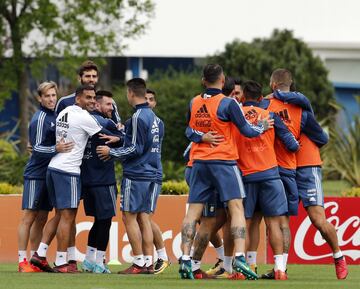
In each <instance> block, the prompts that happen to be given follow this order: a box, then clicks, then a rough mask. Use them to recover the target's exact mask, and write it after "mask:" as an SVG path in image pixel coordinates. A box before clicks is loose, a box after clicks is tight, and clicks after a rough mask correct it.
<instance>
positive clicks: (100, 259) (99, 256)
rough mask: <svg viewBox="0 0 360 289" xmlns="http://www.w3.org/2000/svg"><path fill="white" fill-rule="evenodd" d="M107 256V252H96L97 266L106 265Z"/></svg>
mask: <svg viewBox="0 0 360 289" xmlns="http://www.w3.org/2000/svg"><path fill="white" fill-rule="evenodd" d="M105 254H106V252H105V251H100V250H97V251H96V264H97V265H102V264H104V257H105Z"/></svg>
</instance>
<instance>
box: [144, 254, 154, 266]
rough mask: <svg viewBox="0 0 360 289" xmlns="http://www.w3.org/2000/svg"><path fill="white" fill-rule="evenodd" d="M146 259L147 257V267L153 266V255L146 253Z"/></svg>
mask: <svg viewBox="0 0 360 289" xmlns="http://www.w3.org/2000/svg"><path fill="white" fill-rule="evenodd" d="M144 259H145V266H146V267H149V266H151V265H152V264H153V256H151V255H145V256H144Z"/></svg>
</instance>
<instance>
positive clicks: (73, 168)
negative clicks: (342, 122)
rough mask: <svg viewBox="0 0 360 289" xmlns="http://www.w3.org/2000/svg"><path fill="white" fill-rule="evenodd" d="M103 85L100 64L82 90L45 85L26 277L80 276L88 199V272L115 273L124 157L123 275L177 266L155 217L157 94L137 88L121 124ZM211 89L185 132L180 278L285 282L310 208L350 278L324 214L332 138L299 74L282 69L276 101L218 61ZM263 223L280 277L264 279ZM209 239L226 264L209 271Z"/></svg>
mask: <svg viewBox="0 0 360 289" xmlns="http://www.w3.org/2000/svg"><path fill="white" fill-rule="evenodd" d="M98 78H99V72H98V67H97V66H96V64H95V63H94V62H92V61H86V62H84V63H83V64H82V65H81V66H80V68H79V70H78V80H79V82H80V86H79V87H78V88H77V89H76V91H75V93H73V94H71V95H68V96H65V97H62V98H60V100H59V101H57V97H58V88H57V85H56V83H54V82H52V81H49V82H43V83H41V84H40V85H39V88H38V99H39V102H40V108H39V110H38V111H37V112H36V113H35V114H34V116H33V117H32V119H31V122H30V125H29V145H28V149H29V152H30V153H31V156H30V159H29V161H28V164H27V165H26V168H25V172H24V191H23V200H22V209H23V217H22V219H21V222H20V224H19V228H18V240H19V251H18V256H19V269H18V270H19V272H42V271H45V272H58V273H76V272H79V270H78V266H77V256H76V247H75V239H76V238H75V237H76V222H75V219H76V215H77V209H78V207H79V203H80V200H81V199H83V204H84V209H85V213H86V215H88V216H92V217H94V222H93V225H92V227H91V229H90V231H89V235H88V242H87V248H86V254H85V259H84V261H83V262H82V264H81V269H82V271H84V272H93V273H111V272H110V270H109V268H108V266H107V265H106V262H105V254H106V249H107V246H108V242H109V232H110V227H111V222H112V218H113V217H114V216H115V215H116V199H117V193H118V192H117V190H118V189H117V185H116V177H115V166H114V162H115V161H116V160H118V161H120V162H121V164H122V170H123V175H122V179H121V211H122V220H123V223H124V226H125V229H126V233H127V236H128V239H129V242H130V245H131V249H132V254H133V257H134V258H133V263H132V264H131V266H130V267H128V268H127V269H125V270H122V271H120V272H119V273H121V274H159V273H161V272H163V271H164V270H165V269H166V268H167V267H168V266H169V265H170V262H169V258H168V256H167V253H166V249H165V245H164V241H163V239H162V233H161V230H160V228H159V226H158V225H157V224H156V223H155V222H154V221H153V220H152V215H153V213H154V212H155V208H156V203H157V198H158V196H159V194H160V192H161V183H162V166H161V145H162V140H163V137H164V124H163V122H162V121H161V119H160V118H158V117H157V116H156V115H155V113H154V111H153V108H154V107H155V105H156V100H155V95H156V94H155V92H154V91H152V90H150V89H147V87H146V82H145V81H144V80H143V79H141V78H133V79H131V80H129V81H128V82H127V84H126V85H127V99H128V102H129V105H131V106H132V107H133V108H134V114H133V115H132V117H131V118H130V119H129V120H127V121H126V122H125V124H124V125H123V124H122V123H121V119H120V116H119V114H118V110H117V106H116V103H115V101H114V100H113V95H112V93H111V92H110V91H107V90H97V89H96V84H97V82H98ZM202 84H203V86H204V87H205V90H204V92H203V93H201V94H200V95H198V96H196V97H194V98H193V99H192V100H191V102H190V105H189V112H188V119H187V121H188V127H187V128H186V132H185V134H186V136H187V138H188V139H189V140H190V144H189V146H188V148H187V149H186V151H185V153H184V156H185V157H186V158H187V160H188V163H187V167H186V171H185V179H186V181H187V183H188V185H189V187H190V193H189V198H188V204H189V206H188V210H187V213H186V216H185V218H184V220H183V224H182V229H181V240H182V243H181V249H182V252H183V254H182V256H181V258H180V259H179V263H180V267H179V273H180V277H181V278H183V279H215V278H219V279H235V280H244V279H251V280H256V279H258V278H259V277H262V278H266V279H275V280H286V279H287V278H288V275H287V259H288V253H289V247H290V243H291V233H290V229H289V220H290V218H289V217H290V216H296V215H297V213H298V206H299V202H300V201H301V202H302V204H303V206H304V208H305V210H306V212H307V214H308V216H309V218H310V220H311V222H312V223H313V225H314V226H315V227H316V228H317V229H318V230H319V231H320V233H321V235H322V236H323V238H324V239H325V240H326V241H327V243H328V244H329V246H330V248H331V250H332V252H333V257H334V262H335V269H336V275H337V278H338V279H345V278H346V276H347V274H348V271H347V265H346V261H345V258H344V256H343V255H342V253H341V250H340V248H339V245H338V239H337V235H336V231H335V229H334V227H333V226H332V225H331V224H330V223H329V222H328V221H327V220H326V217H325V212H324V207H323V205H324V196H323V191H322V187H321V165H322V161H321V158H320V150H319V148H320V147H322V146H323V145H325V144H326V143H327V142H328V136H327V134H326V133H325V132H324V130H323V129H322V128H321V126H320V125H319V123H318V122H317V121H316V119H315V116H314V112H313V110H312V107H311V104H310V101H309V100H308V99H307V98H306V96H304V95H303V94H301V93H299V92H296V91H295V90H294V84H293V79H292V75H291V72H290V71H288V70H287V69H282V68H280V69H276V70H274V71H273V73H272V75H271V76H270V88H271V90H272V93H271V94H270V95H268V96H266V97H263V96H262V86H261V85H260V84H259V83H257V82H256V81H252V80H250V81H246V82H240V81H239V80H238V79H235V78H232V77H225V75H224V72H223V69H222V67H221V66H220V65H218V64H208V65H206V66H205V67H204V69H203V75H202ZM53 208H55V215H54V217H52V218H51V219H50V220H48V213H49V212H50V211H51V210H52V209H53ZM262 219H264V222H265V225H266V232H267V236H268V239H269V243H270V246H271V248H272V251H273V255H274V269H273V270H271V271H269V272H267V273H264V274H262V275H258V272H257V265H256V264H257V262H256V256H257V249H258V245H259V239H260V223H261V221H262ZM220 230H221V231H222V234H220ZM55 236H56V240H57V252H56V260H55V263H54V266H50V265H49V263H48V261H47V258H46V256H47V250H48V247H49V245H50V243H51V241H52V240H53V239H54V237H55ZM209 242H211V243H212V245H213V246H214V247H215V250H216V252H217V254H218V259H219V260H218V262H217V263H216V264H215V266H214V267H212V268H211V269H209V270H208V271H206V272H204V271H203V270H201V259H202V256H203V254H204V252H205V249H206V248H207V246H208V244H209ZM28 243H30V249H31V252H30V254H31V256H30V260H29V261H28V258H27V247H28ZM154 245H155V248H156V252H157V260H156V262H154V260H153V254H154Z"/></svg>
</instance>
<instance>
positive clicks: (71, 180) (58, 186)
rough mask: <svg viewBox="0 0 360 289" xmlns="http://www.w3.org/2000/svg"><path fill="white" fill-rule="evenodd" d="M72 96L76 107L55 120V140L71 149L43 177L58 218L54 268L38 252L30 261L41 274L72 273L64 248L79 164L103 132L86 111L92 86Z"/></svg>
mask: <svg viewBox="0 0 360 289" xmlns="http://www.w3.org/2000/svg"><path fill="white" fill-rule="evenodd" d="M75 95H76V102H75V104H74V105H71V106H68V107H67V108H65V109H64V110H63V111H61V112H60V114H59V115H58V117H57V118H56V141H57V142H59V141H65V142H73V143H74V147H73V149H72V151H71V152H70V153H67V154H65V153H59V154H57V155H55V156H54V157H53V158H52V160H51V161H50V164H49V167H48V171H47V176H46V181H47V186H48V190H49V197H50V200H51V202H52V205H53V206H54V207H55V208H56V211H57V213H58V214H59V215H60V221H59V225H58V229H57V234H56V236H57V246H58V248H57V253H56V261H55V267H54V268H52V270H51V268H50V266H49V264H48V263H47V261H46V257H43V256H41V255H42V254H38V253H39V250H38V251H37V253H35V254H34V256H33V257H32V259H31V263H32V264H33V265H35V266H37V267H39V268H40V269H42V270H44V271H55V272H60V273H68V272H71V273H74V269H73V267H72V266H69V264H68V263H67V247H68V245H69V241H70V236H71V228H72V224H73V223H74V222H75V217H76V212H77V207H78V205H79V201H80V195H81V182H80V165H81V162H82V158H83V154H84V150H85V146H86V144H87V141H88V138H89V137H91V136H93V135H94V134H96V133H98V132H100V131H101V129H102V127H101V126H100V125H99V124H98V122H97V121H96V120H95V118H94V117H92V116H91V115H90V114H89V112H88V111H92V110H93V109H94V106H95V89H94V87H92V86H88V85H84V86H80V87H79V88H78V89H77V90H76V93H75ZM45 230H46V228H45ZM42 244H43V243H42ZM43 245H44V244H43ZM45 245H46V244H45ZM40 246H41V244H40ZM39 249H40V247H39ZM46 249H47V248H46ZM45 256H46V254H45Z"/></svg>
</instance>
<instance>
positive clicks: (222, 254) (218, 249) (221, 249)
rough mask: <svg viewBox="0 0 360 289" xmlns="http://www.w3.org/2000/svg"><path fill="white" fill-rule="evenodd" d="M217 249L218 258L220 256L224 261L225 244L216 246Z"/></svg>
mask: <svg viewBox="0 0 360 289" xmlns="http://www.w3.org/2000/svg"><path fill="white" fill-rule="evenodd" d="M215 250H216V253H217V255H218V258H219V259H220V260H223V261H224V246H223V245H221V246H220V247H218V248H215Z"/></svg>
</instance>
